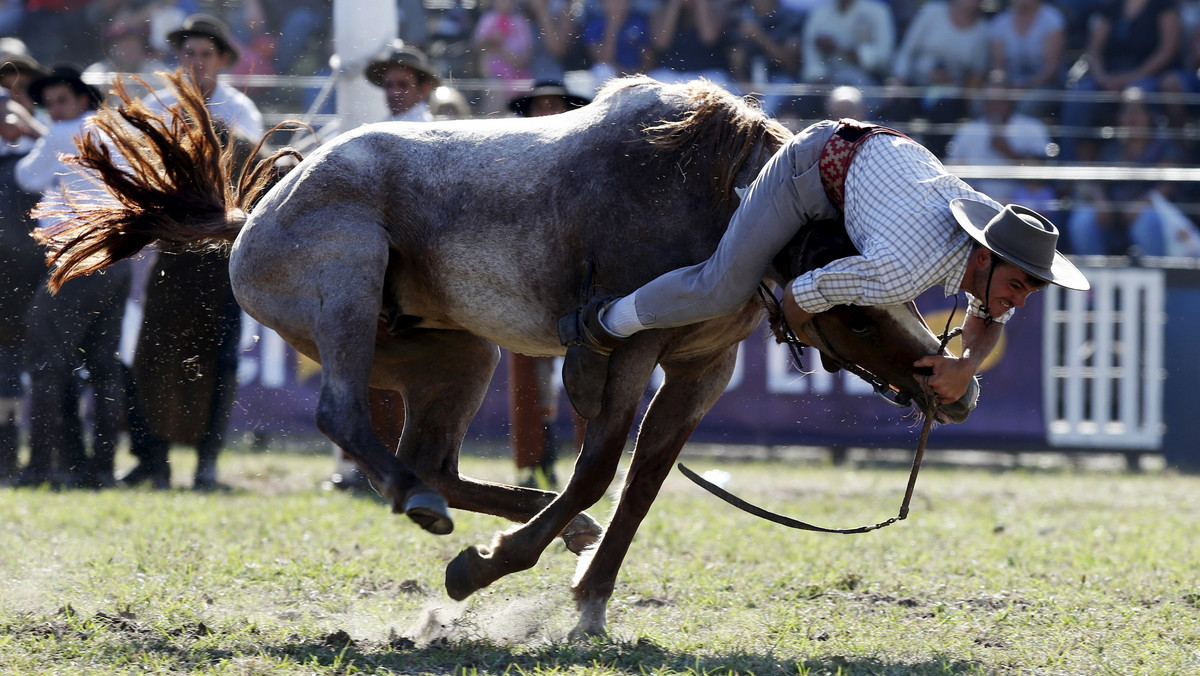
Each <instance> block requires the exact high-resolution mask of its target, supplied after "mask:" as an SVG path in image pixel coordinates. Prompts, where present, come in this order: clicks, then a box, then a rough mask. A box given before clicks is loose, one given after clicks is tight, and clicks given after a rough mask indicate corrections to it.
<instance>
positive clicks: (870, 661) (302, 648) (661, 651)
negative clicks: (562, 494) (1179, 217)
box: [264, 637, 984, 676]
mask: <svg viewBox="0 0 1200 676" xmlns="http://www.w3.org/2000/svg"><path fill="white" fill-rule="evenodd" d="M406 642H407V639H403V638H401V639H394V640H393V641H392V642H391V643H390V644H383V645H371V644H362V643H357V642H353V641H351V642H349V643H346V644H343V646H342V648H341V649H338V648H337V646H336V645H331V644H336V640H333V639H331V637H326V638H325V639H323V640H320V641H300V642H297V643H291V644H287V645H285V646H278V647H276V648H273V649H272V648H268V649H266V650H265V651H264V652H265V653H266V654H271V653H272V652H275V651H279V652H280V654H279V655H278V656H279V657H283V656H284V655H286V656H287V657H288V658H290V659H292V660H293V661H296V662H298V663H300V664H311V665H317V664H320V665H322V666H324V667H327V668H329V669H331V670H338V669H345V668H349V667H350V666H351V665H353V667H354V668H355V669H356V670H358V671H359V672H361V673H374V672H377V671H378V672H401V673H406V672H407V673H411V672H413V671H417V672H421V673H425V672H430V673H463V672H466V673H480V674H483V673H489V674H490V673H515V674H529V673H536V672H538V671H542V672H547V673H570V672H571V671H573V670H572V667H575V668H583V669H585V670H588V671H613V672H620V673H655V672H667V673H678V674H725V673H739V674H747V673H749V674H755V675H756V676H775V675H779V676H782V675H784V674H786V675H788V676H796V675H797V674H800V675H803V674H846V675H850V674H898V673H904V674H969V673H982V672H983V671H984V669H983V665H980V664H978V663H974V662H964V661H961V660H948V659H946V660H943V659H935V660H930V661H927V662H918V663H903V664H900V663H888V662H884V661H881V660H879V659H876V658H867V657H862V658H857V657H845V656H821V657H813V658H809V659H800V660H797V659H787V658H781V657H779V656H777V655H775V654H772V653H764V654H760V653H752V652H742V651H731V652H727V653H723V654H722V653H718V654H712V655H705V656H696V655H694V654H691V653H683V652H677V651H672V650H668V649H665V648H662V647H660V646H658V645H656V644H655V643H654V642H653V641H650V640H648V639H645V638H643V639H639V640H637V641H632V642H622V641H615V640H593V641H587V642H574V643H569V642H568V643H551V644H544V645H515V646H509V645H499V644H496V643H492V642H490V641H475V640H466V641H457V642H446V641H442V642H435V643H434V644H431V645H429V646H426V647H415V646H409V645H407V644H406Z"/></svg>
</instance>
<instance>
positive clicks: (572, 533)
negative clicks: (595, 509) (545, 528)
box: [562, 514, 604, 554]
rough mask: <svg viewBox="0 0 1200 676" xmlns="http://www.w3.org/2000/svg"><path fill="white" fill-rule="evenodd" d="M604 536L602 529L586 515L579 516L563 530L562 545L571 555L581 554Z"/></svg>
mask: <svg viewBox="0 0 1200 676" xmlns="http://www.w3.org/2000/svg"><path fill="white" fill-rule="evenodd" d="M603 536H604V527H603V526H601V525H600V524H599V523H598V522H597V521H596V520H595V519H593V518H592V517H590V516H588V515H587V514H580V515H579V516H577V517H575V518H574V519H572V520H571V523H569V524H567V527H566V528H564V529H563V532H562V539H563V544H565V545H566V546H567V550H569V551H570V552H571V553H572V554H582V553H583V552H584V550H586V549H587V548H588V547H592V546H594V545H595V544H596V543H597V542H599V541H600V538H601V537H603Z"/></svg>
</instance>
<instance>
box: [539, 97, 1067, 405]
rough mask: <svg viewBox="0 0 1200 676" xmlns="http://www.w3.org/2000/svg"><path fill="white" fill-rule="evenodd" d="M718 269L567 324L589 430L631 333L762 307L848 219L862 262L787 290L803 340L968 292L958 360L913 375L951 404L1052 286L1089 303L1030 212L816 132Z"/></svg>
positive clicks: (574, 379) (826, 126)
mask: <svg viewBox="0 0 1200 676" xmlns="http://www.w3.org/2000/svg"><path fill="white" fill-rule="evenodd" d="M741 197H742V202H741V204H740V205H739V206H738V208H737V210H736V211H735V212H734V214H733V216H732V218H731V220H730V222H729V228H728V230H726V232H725V235H724V236H723V237H722V238H721V241H720V243H719V244H718V245H717V250H716V251H715V252H714V253H713V255H712V257H711V258H709V259H708V260H706V261H704V262H702V263H698V264H696V265H693V266H690V267H687V268H681V269H678V270H674V271H672V272H669V273H666V274H664V275H662V276H660V277H658V278H657V279H654V280H652V281H651V282H650V283H648V284H646V285H644V286H642V287H641V288H639V289H637V290H636V291H634V292H633V293H632V294H630V295H628V296H625V297H623V298H620V299H617V300H607V299H603V298H596V297H594V298H591V299H589V300H587V301H586V302H585V304H584V305H583V306H581V307H580V308H579V309H577V310H576V311H575V312H573V313H571V314H569V315H567V316H565V317H563V318H562V320H560V323H559V333H560V338H561V339H562V342H563V344H564V345H566V346H567V348H568V349H567V357H566V361H565V363H564V365H563V382H564V385H565V386H566V389H567V394H568V395H569V396H570V397H571V402H572V404H574V405H575V407H576V409H577V410H579V412H580V414H581V415H583V416H585V417H594V416H595V415H598V414H599V412H600V401H601V395H602V394H603V391H604V384H605V381H606V379H607V374H608V360H609V355H610V354H611V353H612V350H614V349H616V348H618V347H619V346H620V345H621V342H622V341H623V340H625V339H626V338H628V337H629V336H632V335H633V334H634V333H636V332H638V331H641V330H643V329H649V328H669V327H675V326H683V325H687V324H692V323H695V322H699V321H703V320H706V319H711V318H715V317H719V316H721V315H724V314H727V313H729V312H732V311H733V310H734V309H735V308H736V307H738V306H739V305H740V304H742V303H743V302H745V301H746V300H747V299H749V298H750V297H751V295H752V294H753V293H754V291H755V288H756V287H757V286H758V284H759V282H760V281H761V280H762V278H763V277H764V275H765V274H766V273H767V270H768V267H769V265H770V262H771V261H772V259H773V258H774V257H775V255H776V254H777V253H778V252H779V251H780V250H781V249H782V248H783V247H784V246H785V245H786V244H787V243H788V242H789V241H790V240H791V239H792V237H793V235H795V234H796V233H797V232H798V231H799V230H800V229H801V228H802V227H804V225H805V224H807V223H809V222H810V221H815V220H821V219H834V218H843V219H844V223H845V226H846V231H847V233H848V234H849V236H850V239H851V241H852V242H853V243H854V245H855V246H856V248H857V249H858V250H859V251H860V252H861V254H860V255H858V256H851V257H848V258H843V259H840V260H836V261H833V262H832V263H830V264H828V265H826V266H824V267H821V268H818V269H815V270H811V271H809V272H806V273H805V274H802V275H800V276H799V277H796V278H795V279H793V280H791V281H790V282H789V283H788V284H787V285H786V286H785V293H784V314H785V317H786V319H787V321H788V324H789V325H790V326H791V327H792V328H793V329H794V330H796V332H797V333H798V334H799V335H800V337H801V339H803V338H804V329H805V325H806V324H807V323H808V322H809V320H810V319H812V317H813V316H814V314H816V313H819V312H823V311H825V310H828V309H829V308H831V307H833V306H835V305H889V304H898V303H904V302H907V301H910V300H913V299H915V298H916V297H917V296H918V295H920V294H921V293H922V292H924V291H925V290H927V289H929V288H931V287H934V286H938V285H940V286H941V287H942V288H943V289H944V290H945V292H946V295H948V296H949V295H953V294H956V293H958V292H959V291H965V292H966V293H967V296H968V300H969V303H968V308H967V315H966V317H965V319H964V321H963V338H962V344H963V353H962V355H961V356H960V357H942V356H939V355H931V356H928V357H923V358H922V359H920V360H918V361H917V362H916V364H915V365H916V366H918V367H928V368H930V369H931V371H932V373H933V375H931V376H930V377H929V380H928V384H929V386H930V387H931V388H933V390H934V392H935V393H936V394H937V396H938V398H939V399H940V400H941V401H942V402H952V401H957V400H958V399H960V398H961V397H962V396H963V395H964V393H965V392H966V391H967V388H968V385H969V384H970V382H971V379H972V378H974V377H975V374H976V373H977V372H978V370H979V368H980V365H981V364H982V363H983V360H984V358H985V357H987V355H988V354H989V353H990V352H991V351H992V349H993V348H994V347H995V345H996V343H997V341H998V340H999V338H1000V334H1001V330H1002V326H1003V325H1004V323H1005V322H1007V321H1008V320H1009V318H1010V317H1012V315H1013V310H1014V309H1015V308H1018V307H1021V306H1022V305H1024V304H1025V300H1026V298H1027V297H1028V296H1029V294H1030V293H1032V292H1034V291H1036V290H1037V289H1040V288H1042V287H1043V286H1045V285H1046V284H1057V285H1060V286H1063V287H1066V288H1070V289H1087V288H1088V282H1087V279H1085V278H1084V276H1083V274H1082V273H1080V271H1079V270H1077V269H1076V268H1075V266H1074V265H1072V264H1071V263H1070V262H1069V261H1067V259H1066V258H1064V257H1063V256H1062V254H1060V253H1058V251H1057V250H1056V248H1055V247H1056V246H1057V242H1058V230H1057V228H1055V227H1054V225H1053V224H1052V223H1050V222H1049V221H1048V220H1046V219H1045V218H1043V217H1042V216H1040V215H1038V214H1036V213H1034V212H1033V211H1032V210H1029V209H1026V208H1023V207H1018V206H1007V207H1002V206H1001V205H1000V204H998V203H997V202H995V201H994V200H992V199H991V198H989V197H988V196H987V195H984V194H983V193H980V192H978V191H976V190H974V189H972V188H971V187H970V186H968V185H967V184H966V183H964V182H962V181H961V180H959V179H958V178H957V177H955V176H952V175H951V174H949V173H947V171H946V169H945V168H944V167H943V166H942V164H941V162H939V161H938V159H937V158H936V157H934V155H933V154H932V153H930V152H929V151H928V150H927V149H925V148H924V147H923V146H921V145H920V144H918V143H916V142H915V141H913V140H912V139H910V138H908V137H906V136H904V135H903V134H900V133H899V132H896V131H894V130H891V129H887V128H884V127H877V126H873V125H867V124H863V123H860V122H856V121H854V120H848V119H844V120H841V121H838V122H834V121H832V120H827V121H824V122H818V123H816V124H814V125H812V126H810V127H808V128H807V129H805V130H804V131H802V132H801V133H799V134H797V135H796V136H795V137H793V138H792V139H791V140H790V141H789V142H788V143H786V144H785V145H784V146H783V147H782V148H780V150H779V151H778V152H777V153H776V154H775V156H774V157H772V158H771V160H770V161H769V162H767V164H766V165H765V166H764V167H763V169H762V171H761V172H759V175H758V177H757V178H756V179H755V180H754V182H752V183H751V184H750V186H749V187H748V188H747V189H746V190H745V192H744V193H742V195H741Z"/></svg>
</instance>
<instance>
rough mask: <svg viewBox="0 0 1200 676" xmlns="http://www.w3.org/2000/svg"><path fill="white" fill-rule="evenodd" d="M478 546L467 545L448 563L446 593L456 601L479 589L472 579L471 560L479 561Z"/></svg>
mask: <svg viewBox="0 0 1200 676" xmlns="http://www.w3.org/2000/svg"><path fill="white" fill-rule="evenodd" d="M482 558H483V557H481V556H480V555H479V548H478V547H467V548H466V549H464V550H462V551H461V552H459V553H458V556H456V557H454V560H452V561H451V562H450V563H448V564H446V594H448V595H449V596H450V598H452V599H454V600H455V601H462V600H463V599H465V598H467V597H468V596H470V595H471V594H473V593H474V592H475V591H476V590H478V589H479V587H478V586H476V585H475V583H474V582H472V581H471V562H472V561H473V560H474V561H479V560H481V559H482Z"/></svg>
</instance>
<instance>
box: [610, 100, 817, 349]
mask: <svg viewBox="0 0 1200 676" xmlns="http://www.w3.org/2000/svg"><path fill="white" fill-rule="evenodd" d="M836 128H837V123H836V122H835V121H832V120H827V121H824V122H818V123H816V124H814V125H812V126H810V127H808V128H807V129H805V130H804V131H802V132H800V133H799V134H797V135H796V136H794V137H792V139H791V140H790V141H788V142H787V143H786V144H785V145H784V146H783V147H782V148H780V149H779V151H778V152H776V153H775V155H774V157H772V158H771V159H770V160H769V161H768V162H767V163H766V165H764V166H763V168H762V171H760V172H759V174H758V178H756V179H754V182H753V183H751V184H750V187H749V189H748V190H747V191H746V192H745V194H744V195H743V196H742V203H741V205H740V206H738V208H737V209H736V210H735V211H734V212H733V217H732V218H731V219H730V221H729V229H728V230H726V231H725V234H724V235H723V236H722V237H721V241H720V242H719V243H718V244H717V250H716V251H715V252H714V253H713V255H712V256H711V257H710V258H709V259H708V260H706V261H703V262H701V263H697V264H695V265H692V266H689V267H686V268H679V269H677V270H672V271H671V272H668V273H665V274H663V275H660V276H659V277H657V278H655V279H654V280H651V281H650V282H649V283H647V284H645V285H643V286H642V287H641V288H639V289H638V290H637V291H635V292H634V293H633V300H634V304H635V307H636V309H637V316H638V321H640V322H641V323H642V324H643V325H644V326H645V327H647V328H655V329H668V328H672V327H676V326H685V325H688V324H695V323H696V322H701V321H704V320H707V319H713V318H715V317H720V316H722V315H726V314H729V313H731V312H733V311H734V310H736V309H737V308H738V306H740V305H741V304H742V303H744V302H746V300H748V299H749V298H750V297H751V296H752V295H754V291H755V289H757V288H758V284H759V282H761V281H762V279H763V277H764V276H765V275H766V274H767V271H768V269H769V267H770V265H771V261H772V260H773V259H774V258H775V256H776V255H777V254H778V253H779V251H780V250H782V249H783V247H784V246H786V245H787V243H788V242H789V241H791V239H792V237H793V236H794V235H795V234H796V232H797V231H798V230H799V229H800V228H801V227H802V226H803V225H805V224H806V223H808V222H809V221H813V220H821V219H829V218H837V217H839V216H840V215H841V212H839V211H838V209H837V208H836V207H834V206H833V203H832V202H830V201H829V198H828V197H826V195H825V188H824V186H823V185H822V184H821V176H820V169H819V167H818V166H817V162H818V160H820V157H821V148H822V147H824V145H825V142H826V141H828V140H829V137H830V136H832V135H833V132H834V130H835V129H836Z"/></svg>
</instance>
